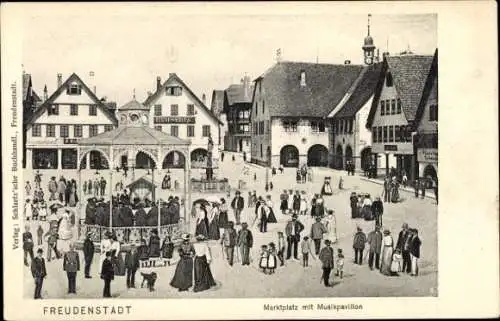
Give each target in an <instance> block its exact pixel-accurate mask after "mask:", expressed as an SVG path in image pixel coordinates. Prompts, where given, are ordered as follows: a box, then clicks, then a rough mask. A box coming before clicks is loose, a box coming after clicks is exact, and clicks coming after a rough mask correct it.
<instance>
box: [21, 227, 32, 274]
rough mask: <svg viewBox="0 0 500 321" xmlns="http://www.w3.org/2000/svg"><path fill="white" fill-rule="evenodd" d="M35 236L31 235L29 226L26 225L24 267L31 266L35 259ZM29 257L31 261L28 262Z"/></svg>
mask: <svg viewBox="0 0 500 321" xmlns="http://www.w3.org/2000/svg"><path fill="white" fill-rule="evenodd" d="M33 247H34V242H33V235H31V232H30V227H29V225H26V227H25V231H24V233H23V251H24V265H26V266H30V264H31V262H32V261H33V259H34V258H35V255H34V254H33ZM28 255H29V257H30V261H29V262H28Z"/></svg>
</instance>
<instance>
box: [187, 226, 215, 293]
mask: <svg viewBox="0 0 500 321" xmlns="http://www.w3.org/2000/svg"><path fill="white" fill-rule="evenodd" d="M196 240H197V241H198V242H197V243H194V244H193V246H194V253H195V254H194V257H195V258H194V288H193V292H201V291H205V290H208V289H210V288H211V287H213V286H216V285H217V283H215V280H214V277H213V275H212V271H211V269H210V263H211V262H212V254H211V252H210V247H209V246H208V243H207V238H205V236H204V235H198V236H196Z"/></svg>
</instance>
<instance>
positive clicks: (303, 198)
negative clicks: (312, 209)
mask: <svg viewBox="0 0 500 321" xmlns="http://www.w3.org/2000/svg"><path fill="white" fill-rule="evenodd" d="M299 212H300V213H299V214H300V215H306V212H307V199H306V193H305V192H303V193H302V196H301V197H300V209H299Z"/></svg>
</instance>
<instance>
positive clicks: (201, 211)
mask: <svg viewBox="0 0 500 321" xmlns="http://www.w3.org/2000/svg"><path fill="white" fill-rule="evenodd" d="M194 211H195V217H196V230H195V233H196V235H205V236H206V237H208V227H209V225H208V217H207V210H206V208H204V207H202V206H201V204H200V203H196V204H195V205H194Z"/></svg>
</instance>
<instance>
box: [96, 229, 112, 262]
mask: <svg viewBox="0 0 500 321" xmlns="http://www.w3.org/2000/svg"><path fill="white" fill-rule="evenodd" d="M103 237H104V238H103V239H102V240H101V251H100V259H99V269H98V271H100V270H101V267H102V262H104V259H106V252H109V251H111V240H110V237H111V233H109V232H105V233H104V236H103Z"/></svg>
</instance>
